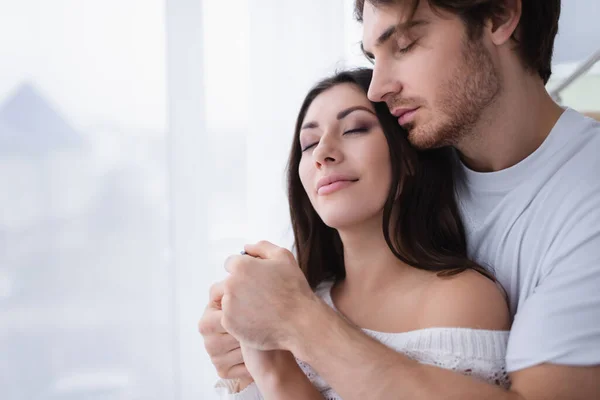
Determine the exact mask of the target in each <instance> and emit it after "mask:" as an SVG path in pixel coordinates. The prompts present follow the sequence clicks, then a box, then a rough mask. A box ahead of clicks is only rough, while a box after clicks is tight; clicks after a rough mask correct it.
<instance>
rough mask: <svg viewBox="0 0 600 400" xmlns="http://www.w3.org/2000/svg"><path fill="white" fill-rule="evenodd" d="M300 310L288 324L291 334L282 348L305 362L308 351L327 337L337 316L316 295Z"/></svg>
mask: <svg viewBox="0 0 600 400" xmlns="http://www.w3.org/2000/svg"><path fill="white" fill-rule="evenodd" d="M301 310H302V311H301V312H296V313H295V314H294V317H293V321H292V323H291V324H290V327H291V328H292V332H291V334H290V335H289V336H288V337H287V340H286V342H285V343H283V347H284V348H285V349H286V350H288V351H290V352H291V353H292V354H293V355H294V356H296V357H297V358H299V359H301V360H303V361H307V360H308V358H307V355H306V353H307V351H308V349H309V348H313V347H318V346H320V344H319V343H320V342H321V341H322V339H324V338H326V337H327V334H326V331H327V330H328V329H329V328H330V327H331V325H332V323H335V321H336V319H337V318H339V316H338V315H337V313H336V312H335V311H334V310H332V309H331V307H329V306H328V305H327V304H325V303H324V302H323V301H322V300H321V299H320V298H319V297H317V296H316V295H313V297H312V298H310V299H309V300H308V301H307V302H306V304H305V305H303V307H302V308H301Z"/></svg>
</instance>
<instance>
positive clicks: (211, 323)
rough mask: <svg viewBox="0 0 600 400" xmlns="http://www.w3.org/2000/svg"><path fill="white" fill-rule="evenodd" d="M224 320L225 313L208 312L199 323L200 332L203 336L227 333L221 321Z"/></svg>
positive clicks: (218, 311)
mask: <svg viewBox="0 0 600 400" xmlns="http://www.w3.org/2000/svg"><path fill="white" fill-rule="evenodd" d="M222 319H223V311H220V310H207V311H206V312H205V313H204V315H203V316H202V319H200V322H198V331H199V332H200V334H201V335H202V336H206V335H212V334H215V333H227V330H225V328H223V325H222V324H221V320H222Z"/></svg>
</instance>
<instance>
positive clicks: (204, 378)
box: [167, 0, 362, 399]
mask: <svg viewBox="0 0 600 400" xmlns="http://www.w3.org/2000/svg"><path fill="white" fill-rule="evenodd" d="M167 4H168V10H169V12H168V20H167V32H168V37H169V40H168V46H167V48H169V49H170V50H169V63H170V64H169V65H170V72H169V87H170V98H169V99H170V106H171V108H170V111H171V113H170V116H171V124H170V127H171V131H170V134H171V136H170V137H171V140H172V142H173V143H174V145H173V146H172V148H171V149H172V150H171V161H172V163H173V164H172V165H173V170H172V174H171V177H172V183H173V186H172V189H173V208H172V212H173V213H172V216H173V217H174V218H173V228H174V229H173V232H174V235H175V240H174V256H175V266H176V270H177V284H176V287H177V290H176V296H177V305H178V310H179V314H178V321H179V325H178V329H179V336H178V337H179V338H180V342H179V354H180V357H181V358H180V366H181V369H180V372H181V388H182V398H183V399H198V398H202V399H212V398H213V396H214V394H213V393H214V392H213V389H212V387H213V385H214V383H215V381H216V380H217V375H216V373H215V371H214V368H213V367H212V365H211V363H210V361H209V359H208V356H207V355H206V354H205V352H204V348H203V345H202V341H201V338H200V336H199V334H198V333H197V330H196V326H195V324H196V322H197V320H198V319H199V317H200V315H201V313H202V311H203V307H204V305H205V304H206V301H207V297H208V289H209V286H210V284H211V283H212V282H215V281H217V280H220V279H223V278H224V277H225V276H226V273H225V271H224V269H223V262H224V260H225V258H226V257H227V256H228V255H229V254H233V253H236V252H239V251H240V249H241V248H242V245H243V244H244V243H248V242H253V241H257V240H261V239H266V240H270V241H273V242H274V243H276V244H279V245H282V246H286V247H289V246H291V243H292V237H291V232H290V228H289V217H288V211H287V200H286V196H285V179H284V178H285V165H286V161H287V156H288V152H289V149H290V146H291V140H292V134H293V128H294V123H295V118H296V114H297V111H298V109H299V107H300V104H301V101H302V99H303V97H304V95H305V94H306V92H307V91H308V90H309V88H310V87H311V86H312V85H313V84H314V83H316V81H317V80H319V79H321V78H323V77H325V76H327V75H329V74H331V73H333V72H334V71H335V70H336V69H342V68H344V67H347V66H349V65H356V64H359V63H361V60H362V59H361V56H360V49H359V47H358V40H359V38H360V35H359V33H360V32H359V30H358V29H357V24H355V23H354V21H353V19H352V1H350V0H345V1H342V0H336V1H333V0H328V1H323V0H310V1H301V2H300V1H287V0H286V1H281V0H233V1H217V0H205V1H204V4H203V6H201V5H200V4H199V3H198V2H197V1H189V0H171V1H169V2H168V3H167ZM200 15H201V18H200V17H199V16H200ZM201 27H202V28H201Z"/></svg>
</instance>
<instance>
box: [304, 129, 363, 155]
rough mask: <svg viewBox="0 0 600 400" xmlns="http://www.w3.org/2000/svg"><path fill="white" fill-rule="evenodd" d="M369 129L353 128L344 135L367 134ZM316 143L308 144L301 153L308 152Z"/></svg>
mask: <svg viewBox="0 0 600 400" xmlns="http://www.w3.org/2000/svg"><path fill="white" fill-rule="evenodd" d="M369 129H370V128H368V127H363V128H355V129H350V130H348V131H346V132H344V133H343V134H344V135H348V134H350V135H352V134H357V133H365V132H368V131H369ZM317 143H318V142H315V143H313V144H310V145H308V146H306V147H305V148H303V149H302V152H303V153H304V152H305V151H306V150H310V149H311V148H312V147H314V146H316V145H317Z"/></svg>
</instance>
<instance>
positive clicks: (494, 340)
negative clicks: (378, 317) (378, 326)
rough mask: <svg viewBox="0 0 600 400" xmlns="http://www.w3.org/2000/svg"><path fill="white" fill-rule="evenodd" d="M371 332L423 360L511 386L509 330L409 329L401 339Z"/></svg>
mask: <svg viewBox="0 0 600 400" xmlns="http://www.w3.org/2000/svg"><path fill="white" fill-rule="evenodd" d="M371 336H374V337H375V338H376V339H378V340H379V341H381V342H382V343H383V344H386V345H387V346H389V347H392V348H395V350H397V351H399V352H400V353H404V354H405V355H406V356H407V357H409V358H412V359H414V360H416V361H418V362H420V363H422V364H427V365H432V366H435V367H439V368H444V369H449V370H451V371H455V372H458V373H460V374H463V375H469V376H473V377H474V378H478V379H481V380H483V381H485V382H488V383H490V384H494V385H499V386H502V387H505V388H508V387H509V386H510V380H509V377H508V373H507V372H506V347H507V344H508V336H509V332H508V331H490V330H477V329H466V328H433V329H425V330H421V331H415V332H407V333H406V334H405V335H402V336H401V338H402V340H398V339H397V338H394V335H385V337H383V335H381V334H379V333H371ZM378 336H380V337H378Z"/></svg>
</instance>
